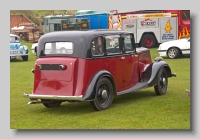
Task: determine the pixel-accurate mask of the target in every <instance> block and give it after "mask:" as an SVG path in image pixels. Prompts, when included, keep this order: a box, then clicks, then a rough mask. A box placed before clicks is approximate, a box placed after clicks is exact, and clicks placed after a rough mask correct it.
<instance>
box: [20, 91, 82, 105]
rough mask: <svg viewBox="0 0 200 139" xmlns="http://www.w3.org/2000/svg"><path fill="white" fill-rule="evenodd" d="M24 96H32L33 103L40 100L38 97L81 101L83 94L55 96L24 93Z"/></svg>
mask: <svg viewBox="0 0 200 139" xmlns="http://www.w3.org/2000/svg"><path fill="white" fill-rule="evenodd" d="M23 97H25V98H30V100H31V102H29V104H31V103H32V102H33V103H34V102H38V99H50V100H63V101H65V100H66V101H67V100H75V101H80V100H82V98H83V96H82V95H81V96H55V95H34V94H26V93H24V94H23Z"/></svg>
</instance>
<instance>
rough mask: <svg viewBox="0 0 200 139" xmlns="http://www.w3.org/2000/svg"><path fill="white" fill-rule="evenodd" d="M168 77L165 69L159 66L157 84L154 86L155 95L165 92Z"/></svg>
mask: <svg viewBox="0 0 200 139" xmlns="http://www.w3.org/2000/svg"><path fill="white" fill-rule="evenodd" d="M167 86H168V77H167V73H166V70H165V69H164V68H161V69H160V70H159V73H158V84H157V85H156V86H154V90H155V92H156V94H157V95H164V94H165V93H166V92H167Z"/></svg>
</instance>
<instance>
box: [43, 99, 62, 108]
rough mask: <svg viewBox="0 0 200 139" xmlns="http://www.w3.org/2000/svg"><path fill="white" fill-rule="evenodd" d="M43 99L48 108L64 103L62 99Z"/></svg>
mask: <svg viewBox="0 0 200 139" xmlns="http://www.w3.org/2000/svg"><path fill="white" fill-rule="evenodd" d="M41 101H42V104H43V105H44V106H45V107H47V108H55V107H59V106H60V105H61V103H62V101H58V100H45V99H42V100H41ZM49 101H50V102H49Z"/></svg>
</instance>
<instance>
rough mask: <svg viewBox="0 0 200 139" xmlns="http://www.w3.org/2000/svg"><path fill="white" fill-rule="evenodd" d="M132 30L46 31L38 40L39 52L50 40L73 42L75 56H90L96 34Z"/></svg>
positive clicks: (114, 33)
mask: <svg viewBox="0 0 200 139" xmlns="http://www.w3.org/2000/svg"><path fill="white" fill-rule="evenodd" d="M129 33H132V32H129V31H122V30H109V29H95V30H74V31H55V32H50V33H46V34H44V35H43V36H41V37H40V39H39V41H38V52H39V55H40V53H41V52H42V51H43V50H44V46H45V44H46V43H49V42H62V41H65V42H73V44H74V46H75V47H74V54H73V56H75V57H82V58H86V57H89V56H88V54H89V52H88V51H89V49H90V43H91V41H92V40H93V39H94V38H95V37H96V36H101V35H105V34H107V35H120V34H129Z"/></svg>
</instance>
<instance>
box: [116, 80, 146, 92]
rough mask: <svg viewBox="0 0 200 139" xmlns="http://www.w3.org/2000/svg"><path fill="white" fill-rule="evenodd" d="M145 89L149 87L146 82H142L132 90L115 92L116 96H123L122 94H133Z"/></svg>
mask: <svg viewBox="0 0 200 139" xmlns="http://www.w3.org/2000/svg"><path fill="white" fill-rule="evenodd" d="M147 87H149V86H148V83H147V82H143V83H141V82H139V83H137V84H136V85H134V86H133V87H132V88H129V89H127V90H123V91H120V92H117V95H123V94H127V93H131V92H135V91H138V90H141V89H144V88H147Z"/></svg>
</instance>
